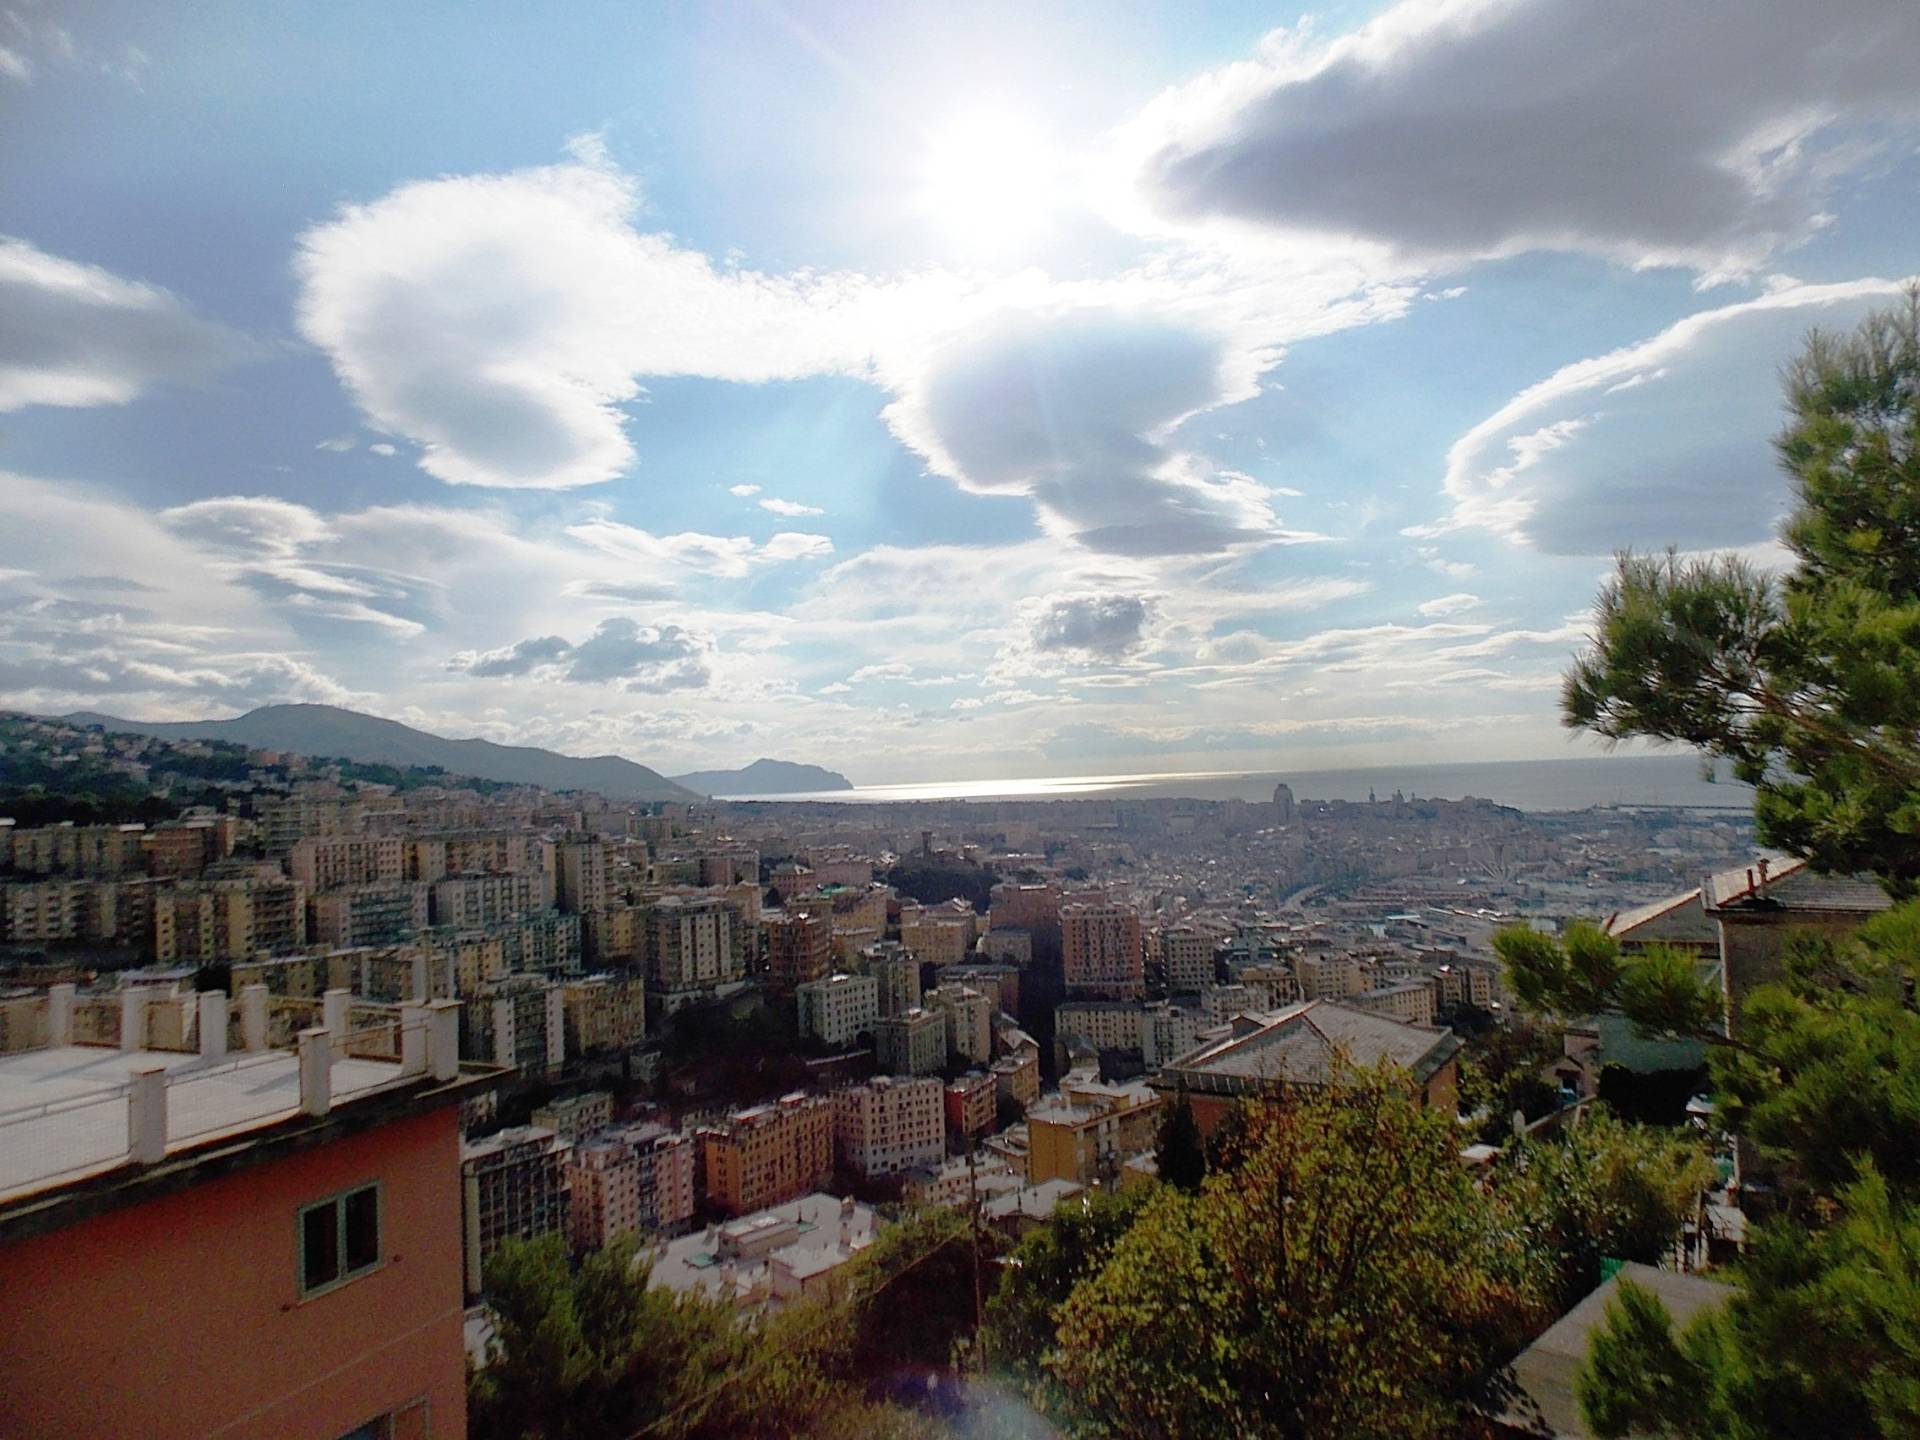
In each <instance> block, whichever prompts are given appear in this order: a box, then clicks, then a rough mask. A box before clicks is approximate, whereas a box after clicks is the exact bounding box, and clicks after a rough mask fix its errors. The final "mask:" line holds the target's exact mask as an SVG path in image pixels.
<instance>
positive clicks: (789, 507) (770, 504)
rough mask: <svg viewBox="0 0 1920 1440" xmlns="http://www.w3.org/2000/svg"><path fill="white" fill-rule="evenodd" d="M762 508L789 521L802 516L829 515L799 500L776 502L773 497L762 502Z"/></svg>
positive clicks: (768, 497)
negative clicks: (785, 517)
mask: <svg viewBox="0 0 1920 1440" xmlns="http://www.w3.org/2000/svg"><path fill="white" fill-rule="evenodd" d="M760 508H761V509H762V510H766V511H769V512H771V513H772V514H775V515H785V516H787V517H788V518H789V519H792V518H795V517H798V516H801V515H824V514H826V513H827V512H826V511H824V510H822V509H821V508H820V507H819V506H818V505H802V504H801V503H800V502H799V501H798V500H776V499H775V498H774V497H773V496H771V495H769V496H767V497H766V498H765V499H764V500H762V501H761V502H760Z"/></svg>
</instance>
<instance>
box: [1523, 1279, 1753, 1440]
mask: <svg viewBox="0 0 1920 1440" xmlns="http://www.w3.org/2000/svg"><path fill="white" fill-rule="evenodd" d="M1623 1277H1624V1278H1626V1279H1629V1280H1632V1281H1633V1282H1634V1283H1636V1284H1638V1285H1641V1286H1643V1287H1644V1288H1646V1289H1648V1290H1651V1291H1652V1292H1653V1293H1654V1294H1655V1295H1657V1296H1659V1297H1660V1299H1661V1300H1662V1301H1664V1302H1665V1303H1666V1307H1667V1310H1668V1312H1669V1313H1670V1314H1672V1316H1673V1319H1674V1324H1675V1325H1676V1326H1684V1325H1685V1324H1686V1323H1687V1322H1688V1321H1689V1320H1691V1319H1692V1318H1693V1317H1694V1316H1695V1315H1697V1314H1699V1313H1700V1312H1701V1311H1702V1310H1705V1309H1707V1308H1708V1307H1709V1306H1715V1305H1723V1304H1725V1303H1726V1300H1727V1297H1728V1296H1730V1295H1732V1294H1733V1287H1732V1286H1730V1285H1723V1284H1721V1283H1720V1282H1719V1281H1717V1280H1708V1279H1706V1278H1704V1277H1702V1276H1699V1275H1682V1274H1679V1273H1678V1272H1677V1271H1673V1270H1656V1269H1654V1268H1653V1266H1651V1265H1638V1264H1633V1263H1631V1262H1629V1263H1628V1264H1626V1265H1623V1266H1621V1267H1620V1272H1619V1274H1617V1275H1615V1276H1613V1277H1612V1278H1611V1279H1609V1280H1607V1281H1606V1282H1605V1283H1603V1284H1601V1285H1599V1286H1598V1287H1596V1288H1595V1289H1594V1291H1593V1292H1592V1293H1591V1294H1589V1295H1588V1296H1587V1298H1586V1299H1584V1300H1582V1301H1581V1302H1580V1303H1579V1304H1578V1305H1576V1306H1574V1307H1573V1309H1571V1310H1569V1311H1568V1312H1567V1313H1566V1314H1565V1315H1562V1316H1561V1317H1560V1318H1559V1319H1558V1320H1556V1321H1555V1322H1554V1323H1553V1325H1552V1326H1551V1328H1549V1329H1548V1330H1547V1332H1546V1333H1545V1334H1544V1335H1542V1336H1541V1337H1540V1338H1539V1339H1537V1340H1535V1341H1534V1342H1533V1344H1531V1345H1529V1346H1528V1347H1527V1348H1526V1349H1525V1350H1523V1351H1521V1352H1520V1354H1519V1355H1518V1356H1517V1357H1516V1358H1515V1359H1514V1362H1513V1366H1512V1371H1513V1379H1514V1383H1515V1386H1516V1389H1517V1393H1516V1394H1515V1395H1514V1397H1513V1398H1512V1399H1511V1400H1509V1401H1508V1402H1507V1408H1506V1411H1505V1413H1504V1414H1502V1415H1501V1417H1500V1420H1501V1424H1502V1426H1503V1427H1505V1428H1506V1429H1507V1430H1509V1431H1515V1432H1518V1433H1520V1434H1522V1435H1529V1436H1533V1435H1538V1436H1541V1437H1542V1440H1546V1437H1554V1440H1588V1437H1589V1436H1590V1435H1591V1433H1592V1432H1591V1431H1589V1430H1588V1429H1587V1427H1586V1424H1585V1422H1583V1421H1582V1420H1581V1418H1580V1404H1579V1402H1578V1401H1577V1400H1576V1399H1575V1398H1574V1394H1573V1377H1574V1375H1575V1374H1576V1373H1577V1372H1578V1371H1579V1369H1580V1362H1581V1361H1582V1360H1584V1359H1585V1358H1586V1354H1587V1342H1588V1340H1589V1339H1590V1338H1591V1336H1592V1334H1593V1332H1594V1331H1596V1330H1598V1329H1599V1328H1600V1327H1601V1326H1602V1325H1604V1324H1605V1323H1606V1318H1607V1302H1608V1301H1610V1300H1611V1299H1613V1297H1614V1295H1615V1293H1616V1292H1617V1291H1618V1290H1619V1288H1620V1281H1621V1279H1622V1278H1623Z"/></svg>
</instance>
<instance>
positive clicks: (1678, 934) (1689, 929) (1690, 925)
mask: <svg viewBox="0 0 1920 1440" xmlns="http://www.w3.org/2000/svg"><path fill="white" fill-rule="evenodd" d="M1657 922H1664V923H1657ZM1649 926H1655V927H1656V928H1657V929H1658V930H1659V931H1660V933H1659V934H1658V935H1655V936H1650V937H1648V938H1652V939H1659V940H1675V939H1683V940H1699V941H1701V942H1704V943H1711V942H1714V941H1717V940H1718V939H1719V938H1720V931H1719V927H1718V926H1716V925H1715V924H1714V923H1713V921H1712V920H1710V919H1708V918H1707V912H1706V910H1705V909H1704V908H1702V905H1701V899H1700V887H1699V886H1697V885H1696V886H1695V887H1694V888H1693V889H1691V890H1689V891H1687V893H1686V894H1684V895H1670V896H1668V897H1667V898H1666V899H1664V900H1655V901H1652V902H1650V903H1649V904H1646V905H1640V906H1636V907H1635V908H1634V909H1632V910H1616V911H1614V912H1613V914H1611V915H1609V916H1608V917H1607V921H1606V924H1604V925H1602V926H1601V927H1600V928H1601V929H1602V930H1604V931H1606V933H1607V934H1609V935H1611V936H1613V938H1614V939H1616V940H1629V941H1630V940H1636V939H1639V938H1641V937H1640V936H1637V935H1635V934H1634V932H1635V931H1636V930H1640V929H1642V928H1645V927H1649Z"/></svg>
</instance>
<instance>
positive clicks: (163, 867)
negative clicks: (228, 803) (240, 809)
mask: <svg viewBox="0 0 1920 1440" xmlns="http://www.w3.org/2000/svg"><path fill="white" fill-rule="evenodd" d="M238 829H239V817H237V816H233V815H209V816H193V817H190V818H188V819H185V820H174V821H170V822H168V823H167V824H165V825H159V826H156V827H155V828H153V829H152V830H149V831H148V832H147V833H146V834H145V835H144V836H142V837H141V840H140V848H141V849H142V850H143V851H144V852H145V853H146V868H147V873H148V874H149V875H151V876H153V877H155V878H156V879H164V880H191V879H192V878H193V877H194V876H196V875H198V874H199V873H200V872H201V871H203V870H205V869H206V868H207V866H209V865H212V864H214V863H215V862H216V861H220V860H224V859H226V858H227V856H229V855H231V854H232V853H233V846H234V841H235V839H236V838H237V834H238Z"/></svg>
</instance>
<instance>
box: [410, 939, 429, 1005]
mask: <svg viewBox="0 0 1920 1440" xmlns="http://www.w3.org/2000/svg"><path fill="white" fill-rule="evenodd" d="M429 993H430V991H429V988H428V985H427V952H426V951H424V950H422V951H421V952H420V953H419V954H417V955H415V956H414V957H413V998H414V999H415V1000H425V999H426V998H427V996H428V994H429Z"/></svg>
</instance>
